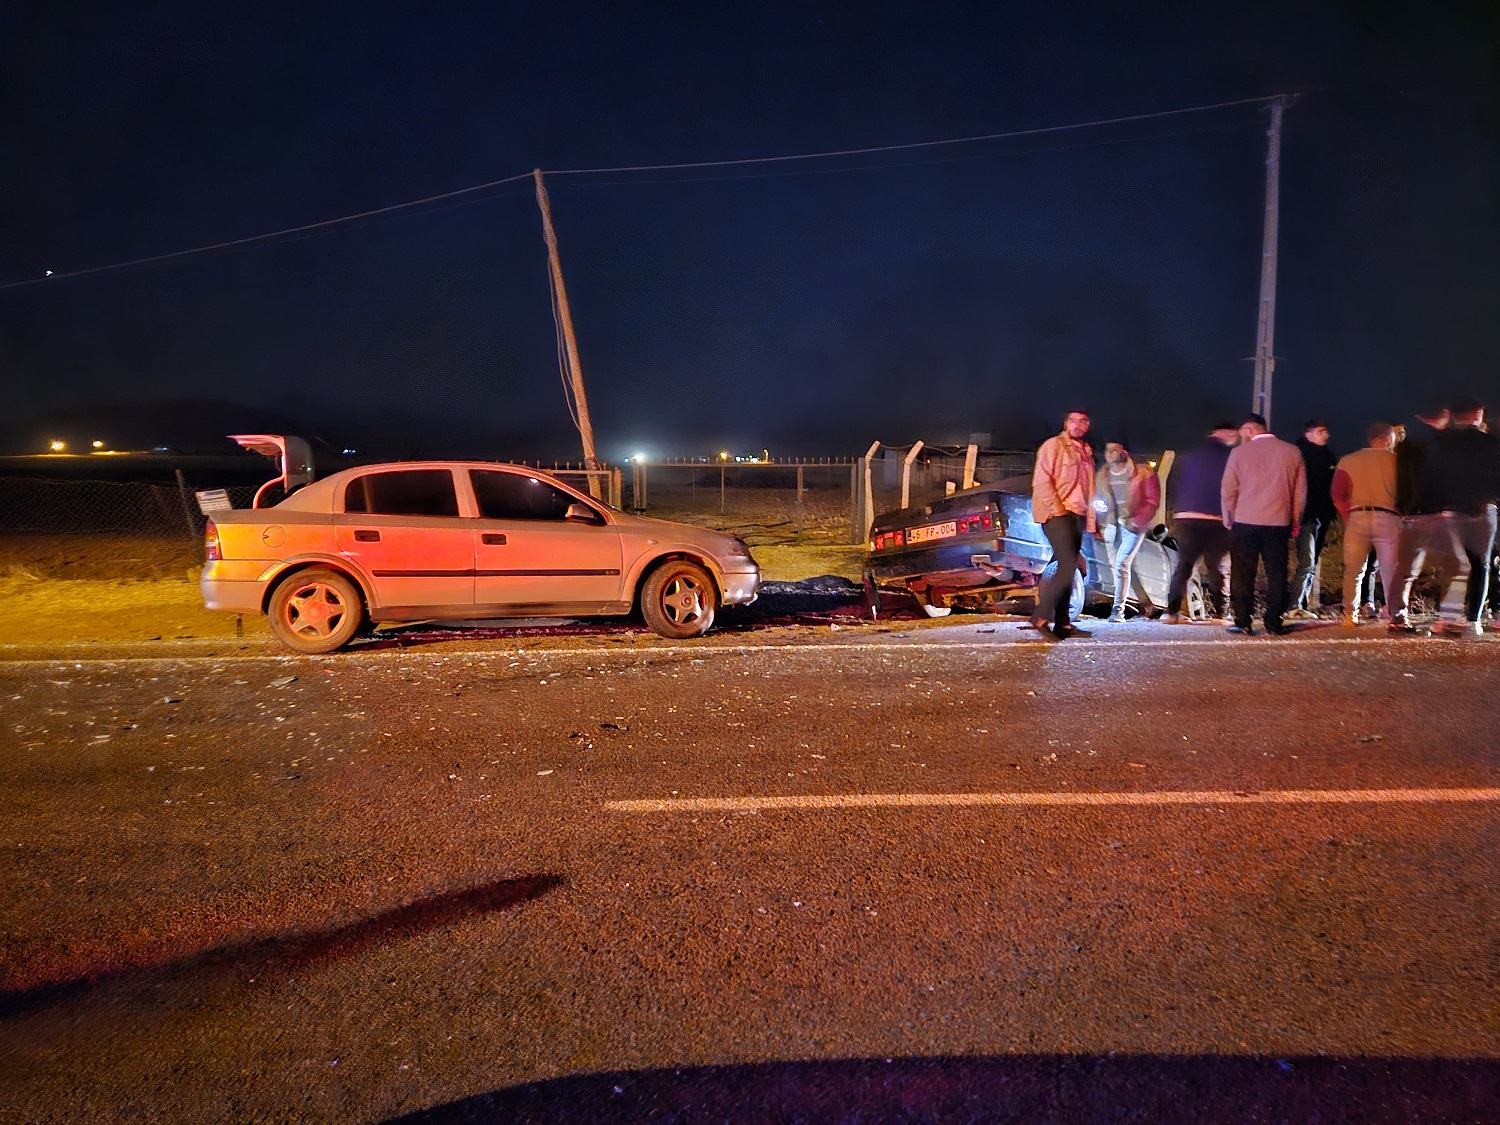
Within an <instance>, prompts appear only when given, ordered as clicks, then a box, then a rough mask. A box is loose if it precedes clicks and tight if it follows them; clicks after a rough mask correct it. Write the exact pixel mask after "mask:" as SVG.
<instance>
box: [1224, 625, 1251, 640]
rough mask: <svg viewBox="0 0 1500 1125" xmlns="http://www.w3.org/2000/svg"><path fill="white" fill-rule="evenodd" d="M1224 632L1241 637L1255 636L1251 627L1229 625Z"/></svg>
mask: <svg viewBox="0 0 1500 1125" xmlns="http://www.w3.org/2000/svg"><path fill="white" fill-rule="evenodd" d="M1224 632H1226V633H1235V634H1237V635H1239V636H1242V637H1253V636H1255V627H1254V626H1253V625H1231V626H1229V627H1228V628H1227V629H1225V630H1224Z"/></svg>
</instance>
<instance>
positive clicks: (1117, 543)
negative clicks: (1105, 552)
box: [1109, 523, 1151, 613]
mask: <svg viewBox="0 0 1500 1125" xmlns="http://www.w3.org/2000/svg"><path fill="white" fill-rule="evenodd" d="M1111 530H1112V531H1113V532H1114V535H1113V537H1112V539H1111V540H1110V543H1109V554H1110V559H1111V561H1112V562H1113V563H1114V568H1115V604H1114V612H1115V613H1124V612H1125V602H1126V600H1127V599H1128V598H1129V596H1130V594H1131V592H1132V591H1131V586H1132V585H1134V587H1135V590H1134V593H1135V600H1136V604H1137V605H1138V606H1140V608H1141V610H1142V611H1143V612H1144V611H1146V610H1149V609H1150V608H1151V595H1150V594H1148V593H1146V586H1145V583H1143V582H1142V581H1141V578H1140V575H1138V574H1136V573H1135V556H1136V555H1137V554H1138V553H1139V552H1140V549H1141V544H1142V543H1144V542H1145V541H1146V533H1145V532H1143V531H1131V530H1130V528H1128V527H1126V526H1125V525H1124V524H1122V523H1117V524H1114V525H1112V527H1111Z"/></svg>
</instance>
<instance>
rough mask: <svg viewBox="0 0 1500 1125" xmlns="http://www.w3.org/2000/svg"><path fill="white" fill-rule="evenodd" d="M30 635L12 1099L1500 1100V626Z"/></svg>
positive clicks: (277, 1112) (15, 1112) (546, 1102)
mask: <svg viewBox="0 0 1500 1125" xmlns="http://www.w3.org/2000/svg"><path fill="white" fill-rule="evenodd" d="M11 655H12V656H16V655H17V654H16V653H14V652H12V654H11ZM32 656H33V657H34V658H31V659H10V660H6V661H3V662H0V708H3V724H0V750H3V753H0V847H3V849H4V853H5V856H6V859H5V862H4V863H0V890H3V900H0V1089H3V1090H5V1095H4V1105H3V1106H0V1120H4V1121H27V1122H31V1121H49V1120H58V1121H75V1120H126V1119H141V1120H165V1121H193V1122H199V1121H247V1120H324V1121H383V1120H388V1119H391V1118H398V1117H401V1116H403V1115H416V1117H415V1119H416V1120H430V1121H458V1120H487V1119H494V1120H542V1121H551V1120H576V1121H593V1120H630V1121H635V1120H654V1121H716V1120H728V1121H762V1120H785V1121H802V1120H809V1121H821V1120H834V1121H888V1120H902V1121H907V1120H913V1121H916V1120H932V1121H950V1120H957V1121H966V1120H973V1121H992V1120H997V1121H1008V1120H1015V1121H1094V1120H1101V1121H1201V1120H1214V1121H1311V1120H1319V1121H1324V1122H1327V1121H1346V1120H1347V1121H1387V1120H1389V1121H1414V1122H1415V1121H1423V1122H1427V1121H1464V1122H1493V1121H1497V1120H1500V856H1497V843H1500V745H1497V744H1500V739H1497V737H1496V727H1495V711H1496V700H1497V687H1500V675H1497V671H1496V669H1497V657H1500V641H1489V640H1479V639H1474V640H1469V641H1459V642H1453V641H1443V640H1437V639H1415V640H1413V639H1399V640H1387V639H1386V638H1385V637H1384V636H1379V635H1373V634H1371V635H1366V634H1364V633H1363V632H1361V634H1360V635H1358V636H1355V634H1354V632H1353V631H1351V630H1338V629H1325V630H1316V629H1314V630H1305V631H1304V632H1302V633H1301V634H1299V635H1298V636H1297V637H1295V638H1291V639H1286V640H1279V639H1274V638H1255V639H1236V638H1228V637H1225V636H1224V634H1223V633H1222V632H1221V631H1219V630H1214V629H1206V628H1190V627H1180V628H1177V629H1168V628H1166V627H1162V626H1150V625H1146V624H1140V625H1135V624H1132V625H1127V626H1115V627H1110V626H1107V625H1104V624H1102V623H1101V624H1099V625H1098V626H1096V628H1095V633H1094V636H1093V638H1091V639H1072V640H1068V641H1065V642H1062V643H1060V644H1059V643H1050V644H1049V643H1045V642H1039V641H1036V640H1034V639H1031V638H1030V637H1028V635H1027V634H1026V633H1024V632H1022V631H1020V630H1017V629H1016V628H1015V627H1014V625H1012V624H1008V623H996V622H989V621H981V622H980V623H978V624H975V623H973V621H972V619H970V620H969V622H968V623H964V624H959V625H952V626H944V627H931V626H927V625H926V624H925V623H923V624H922V625H913V626H910V627H904V626H901V625H896V626H885V627H883V628H880V629H877V628H875V627H871V626H864V627H858V628H845V629H842V630H839V631H832V630H830V629H827V628H822V629H817V630H810V629H797V628H787V629H774V630H768V631H766V632H763V633H758V634H750V635H743V636H733V635H731V636H717V637H711V638H709V639H707V640H705V641H703V642H695V643H688V644H677V645H672V644H667V643H664V642H660V641H658V640H657V639H655V638H653V637H650V636H649V635H645V634H641V633H620V632H609V633H601V634H597V635H585V636H577V637H570V638H569V637H565V638H552V639H550V640H548V641H545V642H537V643H536V644H531V643H528V642H525V641H518V640H516V639H515V638H513V637H508V638H493V637H488V638H487V637H482V636H481V637H460V638H457V639H445V638H443V637H438V636H433V637H427V638H419V639H418V642H414V643H409V644H408V645H406V646H405V647H394V646H388V647H380V646H376V647H374V648H372V649H369V650H366V651H362V652H353V653H348V654H343V655H339V656H334V657H325V658H292V657H286V656H283V655H280V654H279V650H277V649H274V648H272V647H269V646H268V645H265V644H262V643H259V642H257V643H253V644H246V645H242V646H226V645H222V644H221V645H214V646H209V645H198V646H194V645H192V644H190V643H180V644H157V645H155V646H138V647H135V648H131V647H122V648H118V649H113V650H108V651H101V650H91V652H90V654H89V655H87V656H85V655H83V654H82V653H73V654H70V656H69V658H68V659H66V660H63V659H55V658H50V657H47V656H46V655H45V654H40V653H34V654H32Z"/></svg>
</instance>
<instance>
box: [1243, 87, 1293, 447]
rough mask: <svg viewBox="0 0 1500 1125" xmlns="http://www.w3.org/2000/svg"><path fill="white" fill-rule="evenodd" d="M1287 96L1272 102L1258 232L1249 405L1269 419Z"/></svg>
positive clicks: (1273, 358) (1273, 361)
mask: <svg viewBox="0 0 1500 1125" xmlns="http://www.w3.org/2000/svg"><path fill="white" fill-rule="evenodd" d="M1289 104H1290V99H1289V98H1284V97H1283V98H1277V99H1276V100H1275V101H1274V102H1272V103H1271V128H1270V130H1269V133H1268V136H1269V141H1268V144H1267V151H1266V225H1265V230H1264V232H1263V234H1262V235H1261V251H1260V316H1259V318H1258V321H1257V323H1256V326H1255V393H1254V395H1253V396H1252V397H1251V399H1250V409H1251V410H1252V411H1254V412H1255V413H1256V414H1259V415H1261V416H1262V417H1263V418H1265V420H1266V424H1267V425H1268V426H1269V425H1270V423H1271V375H1272V373H1273V372H1274V371H1275V370H1276V356H1275V353H1274V351H1273V348H1274V340H1275V336H1276V239H1277V229H1278V224H1279V220H1280V210H1281V114H1282V111H1283V110H1285V109H1286V107H1287V106H1288V105H1289Z"/></svg>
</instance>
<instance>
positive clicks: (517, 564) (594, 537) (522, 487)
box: [469, 468, 629, 612]
mask: <svg viewBox="0 0 1500 1125" xmlns="http://www.w3.org/2000/svg"><path fill="white" fill-rule="evenodd" d="M469 479H470V481H471V483H472V484H473V488H474V500H475V503H476V504H477V505H478V510H479V535H478V544H477V546H476V555H475V578H474V600H475V601H476V602H478V603H479V604H480V605H492V606H508V607H524V606H538V607H542V606H556V607H574V611H575V612H582V611H583V609H584V608H586V607H592V608H594V609H595V610H604V609H606V608H618V603H620V602H621V601H627V602H628V601H629V598H628V597H627V596H626V595H625V594H624V593H623V591H622V588H621V584H622V582H623V578H622V576H621V573H620V553H621V547H620V535H619V531H618V530H617V529H616V528H615V527H614V526H613V525H612V524H611V523H609V522H608V520H607V519H606V517H605V516H604V514H603V513H602V512H600V511H599V510H598V509H596V508H595V507H594V506H593V505H589V504H583V501H581V500H580V499H579V498H578V497H577V496H575V495H573V494H572V493H571V492H568V491H566V490H565V489H562V488H559V487H558V486H557V485H556V484H555V483H554V482H552V481H550V480H547V479H546V478H545V477H544V476H542V475H540V474H533V473H528V472H526V471H525V470H523V469H503V468H496V469H470V470H469ZM577 504H582V505H583V507H584V508H586V509H587V510H588V511H589V513H590V514H591V515H592V517H593V519H591V520H589V521H583V520H578V519H571V520H570V519H567V518H566V516H567V512H568V509H569V508H572V507H573V506H574V505H577Z"/></svg>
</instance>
